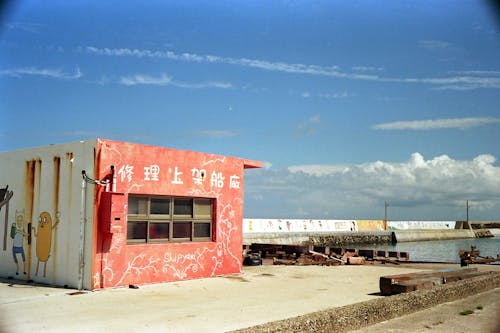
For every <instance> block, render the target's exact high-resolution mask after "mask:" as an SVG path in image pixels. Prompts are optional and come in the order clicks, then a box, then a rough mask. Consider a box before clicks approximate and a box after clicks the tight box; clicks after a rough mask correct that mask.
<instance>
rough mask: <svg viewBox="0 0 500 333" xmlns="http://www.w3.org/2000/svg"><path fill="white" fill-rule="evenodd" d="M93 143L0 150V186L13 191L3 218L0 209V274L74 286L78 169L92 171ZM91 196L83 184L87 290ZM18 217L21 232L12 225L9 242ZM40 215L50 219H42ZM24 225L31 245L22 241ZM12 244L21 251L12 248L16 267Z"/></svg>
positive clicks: (77, 246)
mask: <svg viewBox="0 0 500 333" xmlns="http://www.w3.org/2000/svg"><path fill="white" fill-rule="evenodd" d="M95 146H96V140H89V141H83V142H77V143H70V144H63V145H52V146H47V147H40V148H33V149H26V150H18V151H12V152H4V153H0V188H5V187H6V186H7V185H8V191H9V192H10V191H12V192H13V195H12V198H11V199H10V200H9V201H8V208H9V209H8V216H6V213H7V204H5V205H4V206H3V207H1V208H0V243H1V244H0V276H2V277H14V278H17V279H22V280H33V281H35V282H41V283H48V284H56V285H67V286H69V287H75V288H76V287H78V284H79V249H80V223H81V221H82V215H81V202H82V174H81V172H82V170H86V172H87V174H88V175H93V174H94V148H95ZM93 198H94V189H93V186H92V185H88V190H87V193H86V202H87V207H86V210H85V211H86V215H87V224H86V225H85V245H84V249H85V255H84V261H85V272H84V278H83V280H82V281H83V286H84V288H90V281H91V277H90V275H91V258H92V239H93V216H94V200H93ZM0 199H1V198H0ZM18 217H20V219H21V222H20V224H22V231H20V228H16V230H18V232H17V233H18V235H17V239H16V237H14V238H15V239H16V241H15V239H13V238H12V237H11V231H12V225H13V224H16V225H17V223H16V222H17V219H18ZM40 219H42V220H43V219H45V220H46V221H48V220H51V222H46V223H43V221H40ZM6 224H7V228H5V225H6ZM30 224H31V230H32V232H31V244H30V243H29V241H28V240H29V237H28V234H29V233H28V231H29V225H30ZM43 225H44V226H45V228H44V227H42V226H43ZM6 229H7V235H6V237H5V230H6ZM49 229H50V230H49ZM23 233H24V234H23ZM22 235H24V237H22ZM21 238H22V243H20V242H21V241H20V239H21ZM4 239H5V240H6V242H5V244H4ZM15 242H16V243H17V245H19V244H22V249H20V248H19V247H17V248H16V251H17V254H16V258H17V261H18V266H16V263H15V261H14V257H13V252H14V249H13V246H14V243H15ZM4 245H5V247H4ZM22 251H24V254H25V264H24V263H23V260H22V253H21V252H22ZM16 268H17V274H16Z"/></svg>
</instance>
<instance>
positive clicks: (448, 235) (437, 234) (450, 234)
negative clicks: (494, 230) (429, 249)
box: [393, 229, 476, 243]
mask: <svg viewBox="0 0 500 333" xmlns="http://www.w3.org/2000/svg"><path fill="white" fill-rule="evenodd" d="M393 233H394V238H395V240H396V242H398V243H400V242H419V241H428V240H447V239H465V238H475V237H476V236H475V234H474V232H473V231H472V230H469V229H450V230H441V229H440V230H394V231H393Z"/></svg>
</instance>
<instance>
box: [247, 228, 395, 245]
mask: <svg viewBox="0 0 500 333" xmlns="http://www.w3.org/2000/svg"><path fill="white" fill-rule="evenodd" d="M391 241H392V232H391V231H358V232H280V233H244V234H243V244H245V245H250V244H254V243H255V244H283V245H316V246H342V245H349V244H390V243H391Z"/></svg>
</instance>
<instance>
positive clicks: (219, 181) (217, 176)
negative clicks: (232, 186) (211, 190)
mask: <svg viewBox="0 0 500 333" xmlns="http://www.w3.org/2000/svg"><path fill="white" fill-rule="evenodd" d="M224 179H225V177H224V176H223V175H222V172H215V171H212V175H211V176H210V186H211V187H217V188H223V187H224Z"/></svg>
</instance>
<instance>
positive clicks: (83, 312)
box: [0, 265, 421, 333]
mask: <svg viewBox="0 0 500 333" xmlns="http://www.w3.org/2000/svg"><path fill="white" fill-rule="evenodd" d="M420 270H421V269H419V268H418V266H417V267H412V268H410V267H404V266H403V265H401V266H389V265H386V266H383V265H382V266H375V265H365V266H334V267H324V266H302V267H301V266H257V267H245V268H244V272H243V273H242V274H239V275H233V276H227V277H217V278H210V279H200V280H191V281H182V282H175V283H165V284H156V285H147V286H140V288H139V289H128V288H117V289H106V290H100V291H95V292H86V293H84V294H79V295H70V293H74V292H75V290H68V289H59V288H49V287H41V286H30V285H17V284H12V283H11V282H9V281H7V282H5V283H0V295H1V297H0V332H2V333H4V332H5V333H10V332H68V331H70V332H72V333H78V332H107V333H110V332H137V331H141V332H158V331H168V332H226V331H229V330H234V329H239V328H245V327H249V326H253V325H257V324H262V323H266V322H269V321H274V320H280V319H285V318H289V317H293V316H298V315H302V314H306V313H310V312H314V311H318V310H324V309H327V308H331V307H338V306H343V305H347V304H352V303H357V302H362V301H365V300H369V299H372V298H376V297H381V296H378V295H377V294H378V292H379V278H380V276H384V275H393V274H403V273H411V272H417V271H420Z"/></svg>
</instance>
